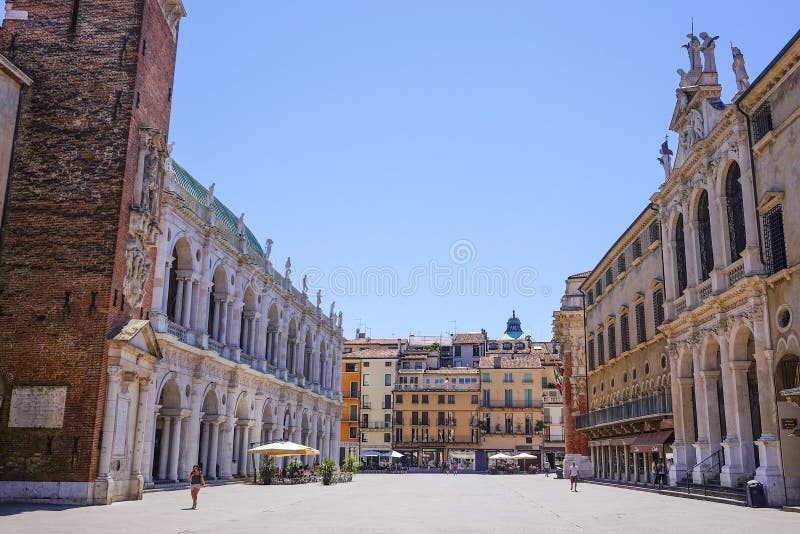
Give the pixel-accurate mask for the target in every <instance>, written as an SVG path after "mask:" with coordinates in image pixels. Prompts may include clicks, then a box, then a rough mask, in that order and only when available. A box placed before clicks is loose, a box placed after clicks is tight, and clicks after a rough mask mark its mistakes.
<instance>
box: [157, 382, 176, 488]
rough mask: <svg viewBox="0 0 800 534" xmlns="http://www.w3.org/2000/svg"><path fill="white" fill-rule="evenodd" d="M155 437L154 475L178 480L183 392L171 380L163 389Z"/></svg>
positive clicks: (159, 402)
mask: <svg viewBox="0 0 800 534" xmlns="http://www.w3.org/2000/svg"><path fill="white" fill-rule="evenodd" d="M158 404H159V405H161V408H159V411H158V413H156V430H155V433H154V434H155V435H154V437H153V440H154V442H153V452H154V454H153V471H152V472H153V473H154V477H155V478H156V479H157V480H178V451H179V450H180V439H181V424H182V417H181V415H180V412H181V391H180V387H179V386H178V383H177V382H176V381H175V380H174V379H170V380H169V381H167V383H166V384H164V387H163V388H161V394H160V395H159V399H158Z"/></svg>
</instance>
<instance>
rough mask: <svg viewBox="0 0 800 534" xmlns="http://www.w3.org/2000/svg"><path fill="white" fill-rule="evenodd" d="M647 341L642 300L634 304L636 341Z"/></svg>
mask: <svg viewBox="0 0 800 534" xmlns="http://www.w3.org/2000/svg"><path fill="white" fill-rule="evenodd" d="M645 341H647V325H646V324H645V322H644V302H640V303H639V304H637V305H636V343H637V344H638V343H644V342H645Z"/></svg>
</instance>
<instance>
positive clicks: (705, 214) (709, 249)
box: [697, 189, 714, 281]
mask: <svg viewBox="0 0 800 534" xmlns="http://www.w3.org/2000/svg"><path fill="white" fill-rule="evenodd" d="M697 238H698V240H699V243H698V244H699V248H698V250H699V252H700V280H701V281H703V280H706V279H708V277H709V276H710V275H711V271H713V270H714V247H713V243H712V238H711V215H710V213H709V211H708V192H707V191H706V190H705V189H704V190H703V192H702V193H700V199H699V200H698V201H697Z"/></svg>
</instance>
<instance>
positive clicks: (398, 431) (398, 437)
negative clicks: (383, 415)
mask: <svg viewBox="0 0 800 534" xmlns="http://www.w3.org/2000/svg"><path fill="white" fill-rule="evenodd" d="M394 440H395V441H396V442H397V443H403V429H402V428H395V429H394Z"/></svg>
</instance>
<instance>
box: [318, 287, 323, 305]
mask: <svg viewBox="0 0 800 534" xmlns="http://www.w3.org/2000/svg"><path fill="white" fill-rule="evenodd" d="M320 304H322V290H321V289H317V308H319V306H320Z"/></svg>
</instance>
